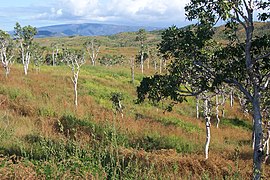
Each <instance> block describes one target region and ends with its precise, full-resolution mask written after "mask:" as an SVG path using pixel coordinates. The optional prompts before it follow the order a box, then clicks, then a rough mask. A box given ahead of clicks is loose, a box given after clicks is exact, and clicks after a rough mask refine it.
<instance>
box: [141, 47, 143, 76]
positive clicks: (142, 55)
mask: <svg viewBox="0 0 270 180" xmlns="http://www.w3.org/2000/svg"><path fill="white" fill-rule="evenodd" d="M141 70H142V74H143V51H141Z"/></svg>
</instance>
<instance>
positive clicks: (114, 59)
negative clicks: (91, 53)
mask: <svg viewBox="0 0 270 180" xmlns="http://www.w3.org/2000/svg"><path fill="white" fill-rule="evenodd" d="M124 59H125V57H124V56H123V55H110V54H105V55H103V56H102V57H101V58H98V61H99V63H100V64H101V65H103V66H114V65H121V64H123V62H124Z"/></svg>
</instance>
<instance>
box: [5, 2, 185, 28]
mask: <svg viewBox="0 0 270 180" xmlns="http://www.w3.org/2000/svg"><path fill="white" fill-rule="evenodd" d="M188 2H189V0H46V1H35V0H32V1H31V3H32V4H31V5H29V4H30V1H28V0H25V3H24V1H21V3H20V4H14V3H12V2H10V3H9V5H8V1H7V3H6V5H5V7H4V6H3V4H1V3H0V8H1V9H2V11H1V12H0V17H1V19H2V21H1V22H0V29H6V30H12V29H13V27H14V25H15V23H16V22H20V23H21V25H32V26H36V27H40V26H46V25H55V24H66V23H101V22H102V23H107V24H122V25H142V26H156V27H168V26H171V25H173V24H174V25H180V26H181V25H186V24H188V23H189V22H188V21H186V20H185V15H184V14H185V13H184V7H185V5H186V4H187V3H188Z"/></svg>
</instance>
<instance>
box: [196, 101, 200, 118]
mask: <svg viewBox="0 0 270 180" xmlns="http://www.w3.org/2000/svg"><path fill="white" fill-rule="evenodd" d="M199 103H200V102H199V97H198V96H196V118H197V119H199V118H200V112H199Z"/></svg>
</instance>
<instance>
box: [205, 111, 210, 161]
mask: <svg viewBox="0 0 270 180" xmlns="http://www.w3.org/2000/svg"><path fill="white" fill-rule="evenodd" d="M210 126H211V123H210V117H209V116H208V117H205V127H206V142H205V159H208V154H209V145H210V138H211V132H210Z"/></svg>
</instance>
